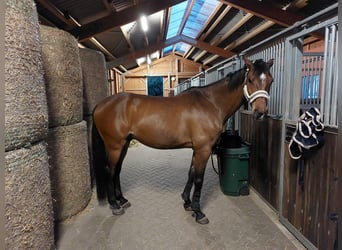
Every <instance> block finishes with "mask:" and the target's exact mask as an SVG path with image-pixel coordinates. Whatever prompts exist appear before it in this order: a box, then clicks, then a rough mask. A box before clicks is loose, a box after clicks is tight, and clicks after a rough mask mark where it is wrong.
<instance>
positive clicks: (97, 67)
mask: <svg viewBox="0 0 342 250" xmlns="http://www.w3.org/2000/svg"><path fill="white" fill-rule="evenodd" d="M80 58H81V65H82V75H83V119H84V120H86V121H87V128H88V147H89V148H88V150H89V154H90V155H89V159H90V166H92V165H93V163H92V157H91V152H92V148H91V145H92V143H91V128H92V124H93V118H92V112H93V109H94V108H95V106H96V105H97V103H99V102H100V101H101V100H102V99H103V98H105V97H106V96H108V95H109V87H108V79H107V72H106V61H105V57H104V55H103V54H102V53H101V52H99V51H96V50H91V49H87V48H85V49H80ZM91 176H92V180H93V179H94V177H93V176H94V174H93V169H92V167H91Z"/></svg>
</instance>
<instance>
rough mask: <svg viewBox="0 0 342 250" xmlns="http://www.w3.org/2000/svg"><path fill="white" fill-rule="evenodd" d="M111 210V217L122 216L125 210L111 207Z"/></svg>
mask: <svg viewBox="0 0 342 250" xmlns="http://www.w3.org/2000/svg"><path fill="white" fill-rule="evenodd" d="M111 209H112V214H113V215H122V214H124V213H125V210H124V209H123V208H122V207H120V208H113V207H111Z"/></svg>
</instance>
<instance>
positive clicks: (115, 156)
mask: <svg viewBox="0 0 342 250" xmlns="http://www.w3.org/2000/svg"><path fill="white" fill-rule="evenodd" d="M125 146H126V145H124V146H123V147H122V148H119V149H117V148H114V147H113V148H114V149H113V148H110V147H107V156H108V162H109V178H110V179H109V180H108V182H107V183H108V186H107V189H108V203H109V204H110V207H111V209H112V213H113V214H114V215H121V214H123V213H124V212H125V210H124V209H123V208H122V206H121V204H120V203H121V202H120V199H121V200H122V201H124V200H125V201H126V202H124V203H127V202H128V201H127V200H126V199H125V198H124V197H123V196H122V193H121V187H120V171H121V165H122V161H123V158H124V156H125V155H126V152H127V148H125Z"/></svg>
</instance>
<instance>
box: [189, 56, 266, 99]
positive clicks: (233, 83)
mask: <svg viewBox="0 0 342 250" xmlns="http://www.w3.org/2000/svg"><path fill="white" fill-rule="evenodd" d="M253 65H254V70H255V71H256V73H257V74H259V75H260V74H261V73H264V72H266V71H268V70H269V69H268V66H267V64H266V63H265V62H264V60H262V59H258V60H256V61H255V62H254V63H253ZM246 70H247V66H246V65H244V67H242V68H241V69H238V70H236V71H234V72H231V73H228V74H227V75H226V77H225V78H224V79H221V80H218V81H215V82H213V83H210V84H208V85H206V86H197V87H190V88H188V89H186V90H185V91H183V92H186V91H188V90H191V89H194V88H196V89H200V88H206V87H208V86H210V85H214V84H216V83H218V82H221V81H222V80H224V81H226V82H228V88H229V89H230V90H234V89H236V88H237V87H238V86H240V85H241V84H243V82H244V79H245V73H246Z"/></svg>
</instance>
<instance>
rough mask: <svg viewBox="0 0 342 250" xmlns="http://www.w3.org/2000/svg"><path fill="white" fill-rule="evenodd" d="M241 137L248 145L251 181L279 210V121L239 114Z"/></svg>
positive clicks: (249, 114)
mask: <svg viewBox="0 0 342 250" xmlns="http://www.w3.org/2000/svg"><path fill="white" fill-rule="evenodd" d="M240 134H241V137H242V139H243V140H244V141H246V142H248V143H250V144H251V154H250V160H249V170H250V184H251V185H252V186H253V188H254V189H256V190H257V191H258V193H259V194H260V195H261V196H262V197H263V198H265V200H266V201H267V202H268V203H270V204H271V205H272V206H273V207H274V208H275V209H279V204H278V203H279V171H280V166H279V162H280V146H281V144H280V141H281V121H280V120H274V119H270V118H269V119H265V120H255V119H253V117H252V114H251V113H246V112H244V113H242V114H241V132H240Z"/></svg>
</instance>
